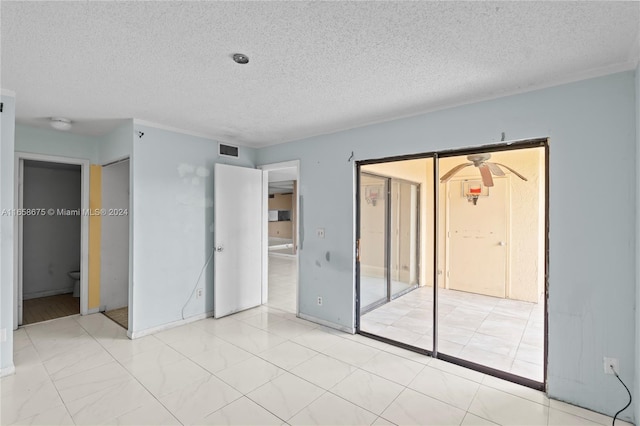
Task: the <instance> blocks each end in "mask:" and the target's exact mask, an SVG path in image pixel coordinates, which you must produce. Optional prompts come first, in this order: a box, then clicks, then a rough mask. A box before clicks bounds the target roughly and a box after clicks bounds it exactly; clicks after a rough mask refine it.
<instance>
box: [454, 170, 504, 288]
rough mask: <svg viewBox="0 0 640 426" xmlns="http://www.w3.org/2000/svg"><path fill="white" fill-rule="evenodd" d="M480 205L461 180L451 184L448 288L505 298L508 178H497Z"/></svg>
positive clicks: (480, 200)
mask: <svg viewBox="0 0 640 426" xmlns="http://www.w3.org/2000/svg"><path fill="white" fill-rule="evenodd" d="M493 181H494V186H493V187H491V188H489V196H488V197H480V198H479V199H478V203H477V205H473V203H470V202H468V201H467V199H466V197H464V196H463V194H462V182H463V181H462V180H452V181H450V182H449V187H448V189H449V190H448V200H447V201H448V203H449V206H448V215H449V216H448V219H449V230H448V231H449V232H448V238H447V242H448V244H449V250H448V252H449V271H448V272H449V278H448V283H449V286H448V287H449V288H450V289H452V290H461V291H467V292H470V293H477V294H484V295H487V296H495V297H506V296H507V294H506V288H507V253H508V249H509V247H508V243H509V242H508V225H507V223H508V220H507V219H508V216H507V214H508V208H509V205H508V185H509V180H508V179H507V178H494V180H493Z"/></svg>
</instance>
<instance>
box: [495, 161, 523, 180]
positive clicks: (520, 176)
mask: <svg viewBox="0 0 640 426" xmlns="http://www.w3.org/2000/svg"><path fill="white" fill-rule="evenodd" d="M495 164H497V165H498V166H501V167H504V168H505V169H507V170H509V171H510V172H511V173H513V174H515V175H516V176H518V177H519V178H520V179H522V180H524V181H527V180H528V179H527V178H526V177H524V176H522V175H521V174H520V173H518V172H516V171H515V170H513V169H512V168H511V167H509V166H505V165H504V164H500V163H495Z"/></svg>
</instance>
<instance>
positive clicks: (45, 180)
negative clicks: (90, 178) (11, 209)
mask: <svg viewBox="0 0 640 426" xmlns="http://www.w3.org/2000/svg"><path fill="white" fill-rule="evenodd" d="M23 170H24V171H23V176H24V180H23V206H24V208H25V209H27V211H28V210H29V209H34V210H33V211H34V212H38V213H40V214H37V215H25V216H23V217H22V223H23V226H22V230H23V231H22V232H23V268H22V274H23V287H22V288H23V291H22V300H23V318H22V324H24V325H26V324H33V323H36V322H41V321H47V320H51V319H54V318H59V317H62V316H68V315H73V314H78V313H80V254H81V244H80V234H81V228H80V215H79V209H80V205H81V172H80V166H78V165H69V164H60V163H52V162H43V161H33V160H25V161H24V169H23ZM52 209H53V210H52ZM42 213H44V214H42Z"/></svg>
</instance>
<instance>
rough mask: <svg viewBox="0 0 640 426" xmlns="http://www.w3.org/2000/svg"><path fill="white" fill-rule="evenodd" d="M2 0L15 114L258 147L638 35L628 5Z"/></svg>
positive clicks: (518, 76) (542, 69)
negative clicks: (125, 125)
mask: <svg viewBox="0 0 640 426" xmlns="http://www.w3.org/2000/svg"><path fill="white" fill-rule="evenodd" d="M0 8H1V10H0V12H1V27H2V29H1V35H2V39H1V49H2V52H1V60H2V62H1V74H0V78H1V81H0V83H1V85H2V88H4V89H9V90H13V91H15V92H16V95H17V111H16V113H17V119H18V121H19V122H22V123H29V124H34V125H46V121H47V117H51V116H63V117H68V118H70V119H72V120H73V121H74V122H75V123H76V124H75V126H74V131H76V132H78V133H84V134H100V133H104V132H105V131H107V130H109V129H110V128H112V127H113V126H114V125H115V124H116V123H118V120H120V119H124V118H131V117H133V118H138V119H141V120H145V121H150V122H155V123H161V124H163V125H165V126H170V127H175V128H179V129H185V130H188V131H190V132H193V133H197V134H201V135H204V136H207V137H211V138H214V139H216V140H221V141H225V142H230V143H239V144H242V145H247V146H256V147H257V146H265V145H270V144H275V143H280V142H284V141H289V140H294V139H300V138H304V137H307V136H312V135H317V134H322V133H330V132H334V131H338V130H342V129H347V128H353V127H357V126H361V125H364V124H368V123H372V122H379V121H385V120H390V119H393V118H396V117H403V116H409V115H414V114H418V113H420V112H424V111H429V110H434V109H439V108H444V107H448V106H452V105H457V104H462V103H467V102H472V101H475V100H480V99H486V98H491V97H496V96H500V95H502V94H507V93H515V92H521V91H526V90H529V89H532V88H536V87H543V86H550V85H553V84H558V83H562V82H566V81H572V80H577V79H581V78H586V77H590V76H594V75H601V74H606V73H608V72H614V71H620V70H624V69H631V68H633V67H634V66H635V64H637V61H638V55H639V53H638V51H639V45H640V43H639V35H638V29H639V26H640V3H639V2H612V1H605V2H496V3H494V2H239V1H235V2H179V3H175V2H50V3H49V2H9V1H2V2H1V3H0ZM235 52H241V53H244V54H246V55H248V56H249V57H250V63H249V64H247V65H238V64H236V63H234V62H233V61H232V59H231V55H232V54H233V53H235Z"/></svg>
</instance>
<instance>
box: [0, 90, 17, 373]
mask: <svg viewBox="0 0 640 426" xmlns="http://www.w3.org/2000/svg"><path fill="white" fill-rule="evenodd" d="M2 103H3V104H4V108H3V111H2V113H0V211H2V210H4V209H12V208H13V183H14V143H15V142H14V141H15V139H14V136H15V112H16V100H15V98H13V97H9V96H2ZM13 220H14V218H13V216H11V215H2V216H0V329H2V331H3V332H4V333H6V336H7V340H6V341H4V342H2V343H0V372H2V373H8V372H10V371H11V370H12V369H13Z"/></svg>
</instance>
